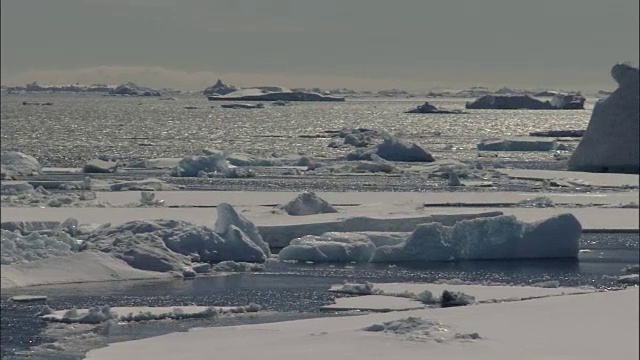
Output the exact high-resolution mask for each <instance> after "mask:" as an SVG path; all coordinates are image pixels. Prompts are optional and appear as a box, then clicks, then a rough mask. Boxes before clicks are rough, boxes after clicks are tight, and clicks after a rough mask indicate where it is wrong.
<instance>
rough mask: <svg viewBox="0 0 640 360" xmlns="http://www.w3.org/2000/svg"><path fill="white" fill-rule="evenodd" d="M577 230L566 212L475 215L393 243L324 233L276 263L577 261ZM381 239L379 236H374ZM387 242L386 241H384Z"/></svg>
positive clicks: (424, 227) (425, 227)
mask: <svg viewBox="0 0 640 360" xmlns="http://www.w3.org/2000/svg"><path fill="white" fill-rule="evenodd" d="M581 233H582V227H581V225H580V223H579V222H578V220H577V219H576V218H575V217H574V216H573V215H571V214H562V215H558V216H554V217H551V218H549V219H546V220H543V221H540V222H537V223H532V224H529V223H524V222H522V221H519V220H517V219H516V218H515V217H514V216H505V215H500V216H493V217H479V218H475V219H470V220H460V221H458V222H455V223H454V224H452V225H450V226H447V225H444V224H442V223H438V222H429V223H422V224H419V225H417V227H415V230H413V232H412V233H410V234H409V235H408V236H407V237H406V238H404V239H401V240H399V241H397V242H396V243H390V244H383V243H380V242H376V241H373V239H374V238H373V237H369V236H367V234H363V233H325V234H322V235H320V236H314V235H306V236H303V237H301V238H297V239H294V240H291V242H290V243H289V245H288V246H286V247H285V248H283V249H282V250H281V251H280V254H279V256H278V257H279V258H280V260H296V261H312V262H358V263H363V262H364V263H366V262H383V263H396V262H429V261H460V260H498V259H528V258H574V259H575V258H577V257H578V250H579V248H578V240H579V238H580V235H581ZM378 238H380V237H378ZM389 240H392V239H391V238H388V239H386V241H389Z"/></svg>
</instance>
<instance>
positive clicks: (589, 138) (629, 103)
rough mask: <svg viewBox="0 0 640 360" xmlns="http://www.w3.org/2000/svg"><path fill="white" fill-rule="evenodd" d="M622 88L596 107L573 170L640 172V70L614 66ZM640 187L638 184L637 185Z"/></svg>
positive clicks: (613, 73) (571, 163) (574, 157)
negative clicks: (639, 72)
mask: <svg viewBox="0 0 640 360" xmlns="http://www.w3.org/2000/svg"><path fill="white" fill-rule="evenodd" d="M611 76H612V77H613V78H614V79H615V80H616V82H617V83H618V88H617V89H616V90H615V91H614V92H613V93H612V94H611V95H610V96H609V97H607V98H606V99H602V100H600V101H598V102H597V103H596V105H595V106H594V108H593V112H592V114H591V119H590V120H589V125H588V126H587V130H586V131H585V133H584V135H583V136H582V139H581V140H580V144H579V145H578V148H577V149H576V150H575V151H574V153H573V155H572V156H571V158H570V159H569V162H568V163H567V165H568V168H569V170H574V171H591V172H604V173H608V172H611V173H616V172H625V173H635V174H637V173H638V171H639V168H640V149H639V148H638V143H639V142H640V94H639V92H640V90H639V86H640V85H639V82H638V78H639V76H638V68H637V67H636V68H634V67H631V66H628V65H625V64H617V65H614V66H613V68H612V69H611ZM637 184H638V183H637V182H636V185H637Z"/></svg>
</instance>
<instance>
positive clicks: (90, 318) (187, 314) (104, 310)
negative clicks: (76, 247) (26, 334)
mask: <svg viewBox="0 0 640 360" xmlns="http://www.w3.org/2000/svg"><path fill="white" fill-rule="evenodd" d="M240 310H242V311H244V312H247V311H248V310H254V307H253V306H239V307H226V308H224V307H208V306H183V307H152V306H143V307H114V308H111V307H109V306H108V305H105V306H95V307H93V308H90V309H76V308H71V309H69V310H59V311H53V312H50V313H49V314H43V315H41V316H40V318H41V319H42V320H45V321H51V322H62V323H80V324H99V323H103V322H107V321H109V320H112V319H113V320H117V321H122V322H132V321H148V320H162V319H198V318H208V317H213V316H216V315H217V314H218V313H224V312H234V311H240ZM256 311H257V310H256Z"/></svg>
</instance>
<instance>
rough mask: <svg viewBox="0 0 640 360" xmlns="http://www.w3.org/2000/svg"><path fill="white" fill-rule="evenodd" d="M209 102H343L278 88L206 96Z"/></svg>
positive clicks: (340, 98)
mask: <svg viewBox="0 0 640 360" xmlns="http://www.w3.org/2000/svg"><path fill="white" fill-rule="evenodd" d="M207 98H208V99H209V100H212V101H215V100H224V101H233V100H240V101H282V100H284V101H344V98H342V97H335V96H328V95H321V94H318V93H313V92H305V91H291V90H289V89H285V88H279V87H259V88H248V89H241V90H237V91H234V92H231V93H227V94H225V95H211V96H207Z"/></svg>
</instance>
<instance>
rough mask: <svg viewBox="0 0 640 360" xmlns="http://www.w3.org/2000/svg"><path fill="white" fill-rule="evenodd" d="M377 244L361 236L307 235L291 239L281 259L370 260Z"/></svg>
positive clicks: (280, 255) (282, 251)
mask: <svg viewBox="0 0 640 360" xmlns="http://www.w3.org/2000/svg"><path fill="white" fill-rule="evenodd" d="M375 249H376V246H375V245H374V244H373V243H372V242H371V241H370V240H369V239H367V238H363V237H361V236H352V237H350V236H331V235H327V234H324V235H322V236H314V235H307V236H303V237H301V238H299V239H294V240H291V243H290V244H289V246H287V247H285V248H284V249H282V250H281V251H280V253H279V254H278V258H279V259H280V260H296V261H312V262H360V263H362V262H369V260H370V259H371V256H372V255H373V253H374V251H375Z"/></svg>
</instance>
